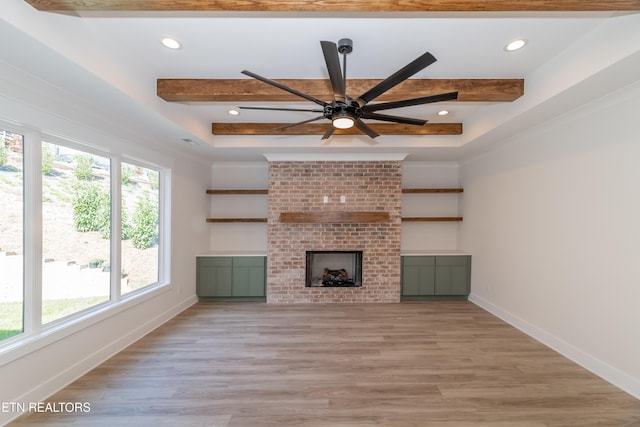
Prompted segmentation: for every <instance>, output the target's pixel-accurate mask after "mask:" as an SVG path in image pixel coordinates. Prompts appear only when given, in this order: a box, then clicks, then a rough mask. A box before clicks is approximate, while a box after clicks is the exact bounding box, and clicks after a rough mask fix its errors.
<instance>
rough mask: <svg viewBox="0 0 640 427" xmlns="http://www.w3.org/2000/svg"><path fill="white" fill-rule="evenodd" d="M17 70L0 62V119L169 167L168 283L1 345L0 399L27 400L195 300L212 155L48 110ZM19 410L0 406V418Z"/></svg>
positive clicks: (73, 376) (62, 382) (75, 112)
mask: <svg viewBox="0 0 640 427" xmlns="http://www.w3.org/2000/svg"><path fill="white" fill-rule="evenodd" d="M15 74H16V73H14V72H13V70H11V69H10V68H7V67H0V121H3V120H2V119H5V120H4V121H6V120H10V121H11V123H21V124H24V125H25V127H28V128H29V129H30V130H36V131H37V130H43V131H48V132H51V133H54V134H56V135H62V136H65V137H69V138H73V139H75V140H77V141H84V142H88V143H91V144H93V145H95V146H98V147H101V148H104V149H107V150H109V151H110V152H113V153H123V154H127V155H130V156H132V157H133V158H137V159H142V160H145V161H148V162H150V163H153V164H156V165H159V166H161V167H168V168H171V171H172V173H171V181H170V182H171V185H172V191H171V197H170V204H171V235H170V241H169V242H167V243H169V244H170V247H171V259H170V260H169V262H170V265H171V268H170V269H171V276H170V283H169V286H167V287H164V288H162V289H161V290H155V291H153V292H150V293H149V294H147V295H145V296H143V297H141V298H133V299H129V300H127V301H122V302H121V303H120V304H118V305H117V306H112V307H110V308H109V309H108V310H103V311H102V312H99V313H94V314H92V315H91V316H90V317H89V318H87V319H83V320H82V321H81V322H78V323H77V324H75V325H73V326H71V327H68V328H65V329H59V330H50V331H49V332H48V333H47V334H46V336H41V337H38V339H37V340H32V342H29V343H26V344H24V345H22V346H17V347H15V348H13V349H10V350H7V348H3V349H0V378H1V380H0V402H25V403H28V402H38V401H41V400H43V399H45V398H46V397H48V396H49V395H51V394H52V393H54V392H55V391H57V390H59V389H60V388H62V387H64V386H66V385H67V384H69V383H70V382H72V381H73V380H75V379H76V378H78V377H79V376H81V375H82V374H84V373H86V372H87V371H89V370H90V369H92V368H93V367H95V366H97V365H98V364H100V363H101V362H103V361H104V360H106V359H108V358H109V357H111V356H112V355H114V354H115V353H117V352H118V351H120V350H122V349H124V348H125V347H127V346H128V345H130V344H132V343H133V342H135V341H136V340H138V339H139V338H140V337H142V336H144V335H145V334H147V333H148V332H150V331H151V330H153V329H154V328H156V327H158V326H159V325H161V324H162V323H164V322H165V321H167V320H169V319H170V318H172V317H173V316H175V315H176V314H177V313H179V312H180V311H182V310H184V309H185V308H187V307H189V306H190V305H192V304H193V303H195V302H196V300H197V299H196V295H195V274H196V266H195V259H196V258H195V257H196V254H198V253H202V252H203V251H206V250H207V248H208V246H209V238H208V237H209V236H208V233H207V231H208V229H207V227H206V223H205V221H204V219H205V218H206V216H207V215H208V210H209V203H208V200H207V198H206V195H205V189H206V188H207V187H208V185H209V182H210V162H209V161H207V160H203V159H200V158H198V157H196V156H192V157H190V156H188V155H186V154H183V153H181V151H182V150H175V152H160V151H159V150H158V146H159V145H160V144H159V142H158V141H140V140H138V137H135V136H133V135H125V134H124V133H123V130H122V129H119V130H118V135H117V136H116V135H112V134H109V133H108V130H109V129H107V131H106V132H101V131H99V130H97V128H95V127H94V126H92V125H87V123H88V122H89V121H91V120H84V119H85V118H86V117H85V116H84V114H85V113H86V114H87V115H88V114H90V112H88V111H80V110H82V109H74V108H71V109H68V110H64V109H63V108H62V104H60V106H59V108H58V110H56V111H51V110H48V108H47V107H46V106H44V107H43V105H44V104H45V103H44V102H43V100H42V99H39V95H38V94H37V93H35V92H34V91H32V90H30V89H26V88H27V87H29V86H28V85H26V84H25V87H24V88H23V87H22V86H21V85H17V84H15V83H14V80H13V79H14V75H15ZM25 78H26V76H25ZM43 94H44V93H43ZM92 124H99V123H98V121H93V123H92ZM16 126H19V125H16ZM27 268H29V266H27ZM92 403H93V404H95V403H97V402H92ZM18 415H19V414H18V413H15V412H6V411H5V412H2V411H0V425H4V424H5V423H6V422H8V421H9V420H10V419H12V418H14V417H16V416H18Z"/></svg>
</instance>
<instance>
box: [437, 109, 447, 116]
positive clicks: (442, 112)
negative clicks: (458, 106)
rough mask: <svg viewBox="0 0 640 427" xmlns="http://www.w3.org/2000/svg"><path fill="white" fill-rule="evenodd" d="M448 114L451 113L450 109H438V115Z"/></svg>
mask: <svg viewBox="0 0 640 427" xmlns="http://www.w3.org/2000/svg"><path fill="white" fill-rule="evenodd" d="M447 114H449V111H448V110H440V111H438V115H439V116H446V115H447Z"/></svg>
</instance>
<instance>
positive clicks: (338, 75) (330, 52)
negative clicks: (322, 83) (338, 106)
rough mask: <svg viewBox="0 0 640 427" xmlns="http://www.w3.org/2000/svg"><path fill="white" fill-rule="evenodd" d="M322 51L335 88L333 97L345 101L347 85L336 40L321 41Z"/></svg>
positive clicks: (332, 85)
mask: <svg viewBox="0 0 640 427" xmlns="http://www.w3.org/2000/svg"><path fill="white" fill-rule="evenodd" d="M320 44H321V45H322V53H323V54H324V62H325V63H326V64H327V71H329V80H330V81H331V88H332V89H333V97H334V99H335V100H336V101H340V102H345V100H346V93H345V92H346V87H345V84H344V77H343V75H342V70H341V69H340V58H339V57H338V46H337V45H336V44H335V43H334V42H328V41H321V42H320Z"/></svg>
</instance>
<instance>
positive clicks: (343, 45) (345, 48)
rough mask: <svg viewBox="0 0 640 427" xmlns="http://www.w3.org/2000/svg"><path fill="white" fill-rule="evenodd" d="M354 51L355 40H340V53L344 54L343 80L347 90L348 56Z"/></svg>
mask: <svg viewBox="0 0 640 427" xmlns="http://www.w3.org/2000/svg"><path fill="white" fill-rule="evenodd" d="M352 51H353V40H351V39H340V40H338V52H339V53H341V54H342V80H343V81H344V87H345V90H346V88H347V55H348V54H350V53H351V52H352Z"/></svg>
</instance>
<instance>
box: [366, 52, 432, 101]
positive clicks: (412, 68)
mask: <svg viewBox="0 0 640 427" xmlns="http://www.w3.org/2000/svg"><path fill="white" fill-rule="evenodd" d="M434 62H436V58H435V57H434V56H433V55H431V54H430V53H429V52H426V53H424V54H422V55H421V56H419V57H418V58H416V59H414V60H413V61H411V62H410V63H409V64H407V65H405V66H404V67H402V68H401V69H399V70H398V71H396V72H395V73H393V74H392V75H391V76H389V77H387V78H386V79H385V80H383V81H381V82H380V83H378V84H377V85H375V86H374V87H372V88H371V89H369V90H368V91H366V92H365V93H363V94H362V95H360V98H358V99H357V102H358V104H360V106H363V105H365V104H367V103H368V102H369V101H372V100H373V99H375V98H377V97H378V96H380V95H382V94H383V93H385V92H386V91H388V90H389V89H391V88H392V87H394V86H396V85H398V84H399V83H402V82H403V81H405V80H406V79H408V78H409V77H411V76H413V75H414V74H415V73H417V72H418V71H421V70H423V69H425V68H427V67H428V66H429V65H431V64H433V63H434Z"/></svg>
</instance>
